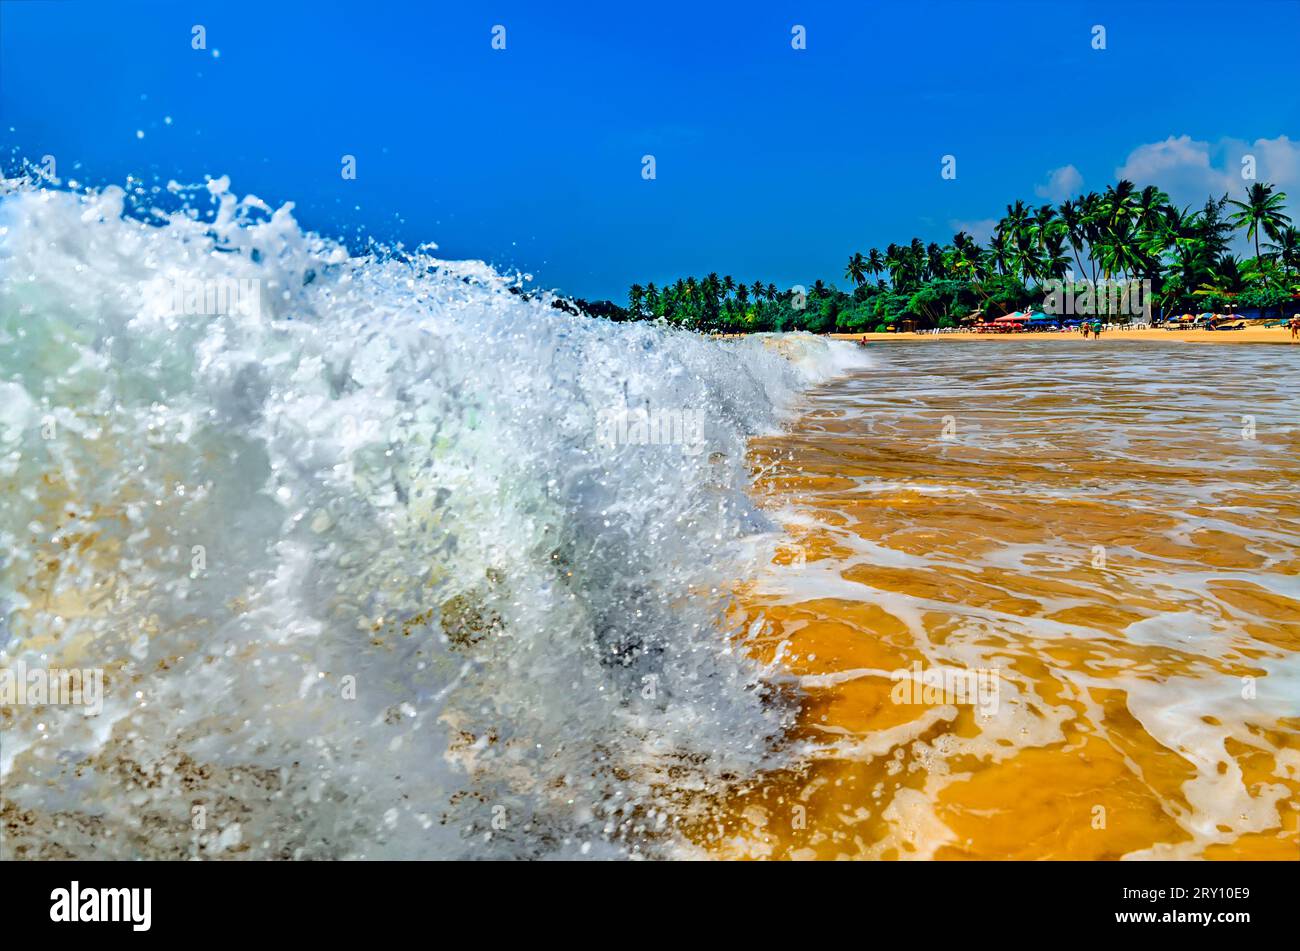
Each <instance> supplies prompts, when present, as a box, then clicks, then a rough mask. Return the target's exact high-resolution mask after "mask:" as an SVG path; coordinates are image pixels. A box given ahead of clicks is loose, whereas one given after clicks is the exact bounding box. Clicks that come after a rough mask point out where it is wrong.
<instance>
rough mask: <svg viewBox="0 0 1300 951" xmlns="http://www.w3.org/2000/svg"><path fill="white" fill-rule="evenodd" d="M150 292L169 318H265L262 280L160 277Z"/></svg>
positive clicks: (150, 284) (254, 278)
mask: <svg viewBox="0 0 1300 951" xmlns="http://www.w3.org/2000/svg"><path fill="white" fill-rule="evenodd" d="M146 287H147V292H148V293H149V295H150V296H151V297H153V298H154V299H155V300H161V301H163V302H164V310H165V312H166V313H167V314H168V315H169V316H174V317H179V316H182V315H184V316H193V315H202V316H206V317H216V316H225V315H230V314H242V315H243V316H245V317H260V316H261V315H262V279H261V278H257V277H241V278H234V277H214V278H191V277H178V278H174V279H172V280H167V279H166V278H158V279H156V280H154V281H152V282H150V283H149V284H148V285H146Z"/></svg>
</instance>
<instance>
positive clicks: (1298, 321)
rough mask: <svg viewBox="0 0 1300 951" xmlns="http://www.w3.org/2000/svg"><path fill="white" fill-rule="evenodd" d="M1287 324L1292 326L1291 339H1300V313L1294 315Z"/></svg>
mask: <svg viewBox="0 0 1300 951" xmlns="http://www.w3.org/2000/svg"><path fill="white" fill-rule="evenodd" d="M1287 326H1288V327H1290V328H1291V339H1292V340H1296V339H1300V314H1296V315H1295V316H1294V317H1292V318H1291V321H1290V323H1288V324H1287Z"/></svg>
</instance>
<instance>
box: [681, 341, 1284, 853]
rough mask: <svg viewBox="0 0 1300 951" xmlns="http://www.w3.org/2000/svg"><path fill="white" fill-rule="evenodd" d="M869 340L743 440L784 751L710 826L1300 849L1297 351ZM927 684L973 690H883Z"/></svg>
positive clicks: (813, 836)
mask: <svg viewBox="0 0 1300 951" xmlns="http://www.w3.org/2000/svg"><path fill="white" fill-rule="evenodd" d="M872 354H873V356H874V359H875V362H876V366H875V367H874V368H873V369H871V370H867V371H862V372H859V373H857V374H856V375H854V376H852V377H850V378H848V379H844V380H840V381H836V382H835V383H833V384H830V385H828V386H826V387H824V388H823V389H821V390H819V391H817V392H815V393H813V394H812V395H811V397H810V399H809V401H808V405H807V407H806V413H805V414H804V415H803V416H802V418H801V419H800V420H799V421H798V422H797V423H796V424H795V425H794V426H793V427H792V429H791V432H790V434H789V435H786V436H782V437H779V438H770V439H761V440H758V441H756V442H755V443H754V445H753V447H752V455H753V463H754V466H755V471H756V491H757V493H758V495H759V497H760V500H761V502H762V504H763V505H764V506H765V507H766V508H767V509H768V510H769V511H770V512H771V513H772V515H773V516H774V517H775V519H776V520H777V521H779V522H780V523H781V524H782V525H783V526H784V529H785V532H786V539H787V540H786V542H785V543H784V544H783V545H782V547H781V548H780V550H779V551H778V554H777V556H776V559H775V561H774V564H773V565H772V566H771V568H770V570H768V571H766V572H765V573H764V574H763V575H762V576H761V577H760V578H758V579H757V580H755V581H754V582H753V584H752V585H751V586H750V587H749V588H747V590H746V594H745V598H744V606H743V609H742V610H743V612H744V614H745V615H747V616H746V617H745V619H744V620H745V621H746V627H747V629H748V630H750V631H751V634H750V637H749V640H748V647H749V649H750V650H751V651H752V652H753V653H754V654H755V655H756V656H758V657H760V658H761V659H763V660H764V661H767V662H771V661H774V660H775V661H777V667H778V668H779V669H782V670H784V671H786V672H787V673H788V675H789V676H790V677H792V678H794V679H795V680H796V681H797V683H798V685H799V687H800V689H801V693H802V700H801V704H802V705H801V712H800V716H799V728H798V731H797V736H796V738H795V746H796V752H797V761H798V762H799V763H800V765H799V766H798V767H796V768H792V769H790V770H788V771H786V772H782V773H779V774H777V775H771V776H766V777H762V778H759V779H756V780H755V781H754V782H753V783H752V784H751V786H750V787H749V788H748V790H747V791H745V792H743V793H741V794H739V795H737V796H736V797H735V798H734V799H733V800H731V801H729V802H727V803H726V804H725V809H724V810H723V818H722V819H720V820H719V821H717V822H715V823H711V824H710V825H709V827H708V828H700V829H697V830H695V837H696V838H697V840H699V841H701V842H702V843H703V844H706V845H707V846H708V847H709V848H711V849H712V850H713V851H714V852H715V853H716V854H720V855H722V856H751V857H773V858H822V859H828V858H928V857H934V858H1017V859H1031V858H1087V859H1113V858H1120V857H1124V856H1129V857H1144V856H1152V857H1173V858H1195V857H1204V858H1215V859H1218V858H1270V859H1297V858H1300V833H1298V827H1300V821H1298V820H1300V578H1298V576H1300V398H1298V397H1297V393H1300V354H1298V353H1292V352H1288V351H1285V350H1283V349H1282V348H1272V347H1232V348H1228V347H1210V346H1206V347H1177V348H1175V347H1170V346H1167V345H1160V344H1147V343H1133V344H1131V345H1128V346H1124V347H1110V348H1106V349H1101V348H1091V347H1089V345H1088V344H1086V343H1084V342H1083V341H1079V342H1077V343H1074V342H1071V343H1063V342H1059V341H1053V342H1050V343H1047V344H1041V345H1040V344H1033V343H1026V344H1024V345H1023V346H1018V347H1016V348H1014V349H1012V348H1005V349H1004V348H997V349H996V350H994V349H992V348H989V347H984V346H980V345H978V344H976V345H963V344H958V343H953V344H951V345H949V346H941V347H934V346H925V345H910V344H891V345H889V346H887V347H879V348H876V349H874V350H873V351H872ZM936 668H947V669H952V670H958V671H983V672H984V674H983V676H984V678H985V679H984V680H983V681H982V684H983V686H982V687H981V688H979V689H980V690H982V692H979V693H970V692H967V693H965V694H962V693H960V692H957V688H956V686H955V684H956V681H953V680H950V681H949V687H948V692H947V693H943V692H936V691H935V690H934V689H933V688H932V689H931V691H930V692H929V693H928V694H927V693H925V692H923V691H920V690H918V691H916V692H915V693H914V694H908V693H903V692H901V691H902V690H903V688H906V687H907V686H908V685H909V683H910V682H911V681H910V680H897V679H891V676H892V677H894V678H897V677H898V674H897V673H895V672H897V671H900V670H906V671H911V672H918V671H927V670H934V669H936ZM972 683H973V685H974V686H977V687H978V685H979V683H981V682H978V681H977V682H972ZM993 688H996V692H993ZM914 701H919V702H914Z"/></svg>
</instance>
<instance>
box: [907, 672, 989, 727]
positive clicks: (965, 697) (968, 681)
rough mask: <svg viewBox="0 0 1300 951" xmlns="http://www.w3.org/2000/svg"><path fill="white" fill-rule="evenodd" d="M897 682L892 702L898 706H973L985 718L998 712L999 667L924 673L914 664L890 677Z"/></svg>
mask: <svg viewBox="0 0 1300 951" xmlns="http://www.w3.org/2000/svg"><path fill="white" fill-rule="evenodd" d="M889 679H890V680H892V681H893V682H894V686H893V688H892V689H891V690H890V691H889V699H890V700H891V701H893V702H894V703H896V704H913V703H916V704H927V705H938V704H944V703H951V704H954V705H957V706H973V707H977V708H979V712H980V713H982V714H984V715H985V716H993V715H995V714H996V713H997V712H998V694H999V690H998V685H999V683H1000V679H1001V668H1000V667H975V668H971V669H964V668H959V667H931V668H929V669H926V670H923V669H922V668H921V662H920V661H913V662H912V667H911V669H910V670H909V669H908V668H906V667H900V668H898V669H897V670H894V671H892V672H891V673H890V675H889Z"/></svg>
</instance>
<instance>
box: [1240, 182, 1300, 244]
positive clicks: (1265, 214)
mask: <svg viewBox="0 0 1300 951" xmlns="http://www.w3.org/2000/svg"><path fill="white" fill-rule="evenodd" d="M1228 204H1230V205H1232V206H1233V207H1235V208H1240V209H1241V211H1238V212H1237V213H1235V214H1233V215H1230V216H1229V220H1230V221H1232V223H1233V224H1234V225H1236V226H1237V227H1238V228H1245V229H1246V238H1247V240H1253V241H1254V242H1255V257H1256V258H1258V257H1259V232H1260V229H1261V228H1263V229H1264V233H1265V234H1266V235H1268V236H1269V237H1270V238H1275V239H1276V238H1277V236H1278V234H1279V233H1280V231H1281V228H1282V226H1283V225H1289V224H1290V223H1291V218H1290V217H1289V216H1287V215H1285V214H1283V212H1282V209H1283V208H1284V207H1285V206H1286V193H1285V192H1276V193H1275V192H1274V191H1273V186H1272V185H1266V184H1264V183H1263V182H1256V183H1255V184H1254V185H1251V186H1250V188H1249V189H1248V190H1247V191H1246V200H1245V201H1236V200H1235V199H1234V200H1231V201H1229V202H1228Z"/></svg>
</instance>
